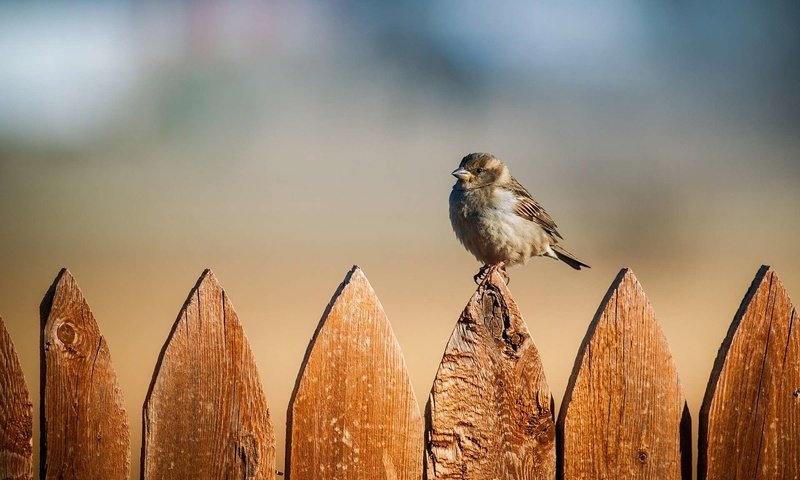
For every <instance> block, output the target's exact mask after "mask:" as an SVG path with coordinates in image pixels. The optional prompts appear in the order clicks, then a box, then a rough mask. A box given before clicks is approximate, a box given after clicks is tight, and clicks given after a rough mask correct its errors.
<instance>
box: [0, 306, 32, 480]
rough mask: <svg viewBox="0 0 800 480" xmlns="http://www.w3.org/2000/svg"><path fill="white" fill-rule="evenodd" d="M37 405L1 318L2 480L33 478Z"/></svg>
mask: <svg viewBox="0 0 800 480" xmlns="http://www.w3.org/2000/svg"><path fill="white" fill-rule="evenodd" d="M32 455H33V403H31V396H30V394H29V393H28V386H27V384H26V383H25V375H23V373H22V367H20V364H19V358H18V357H17V352H16V351H15V350H14V344H13V343H12V342H11V336H9V334H8V331H7V330H6V326H5V324H4V323H3V318H2V317H0V478H1V479H19V480H27V479H32V478H33V458H32Z"/></svg>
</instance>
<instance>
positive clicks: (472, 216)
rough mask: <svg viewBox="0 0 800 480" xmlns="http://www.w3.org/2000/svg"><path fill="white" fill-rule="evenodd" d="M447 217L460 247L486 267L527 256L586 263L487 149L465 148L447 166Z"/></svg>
mask: <svg viewBox="0 0 800 480" xmlns="http://www.w3.org/2000/svg"><path fill="white" fill-rule="evenodd" d="M452 174H453V176H455V177H456V178H457V179H458V180H457V181H456V184H455V185H453V190H452V191H451V192H450V222H451V223H452V225H453V231H454V232H455V234H456V237H458V239H459V241H461V243H462V244H463V245H464V247H465V248H466V249H467V250H468V251H469V252H470V253H471V254H473V255H474V256H475V258H476V259H478V261H480V262H483V264H484V266H483V267H482V268H481V270H480V271H479V272H478V274H477V275H475V281H476V283H477V282H479V279H480V278H482V277H483V276H484V275H486V272H487V271H490V270H491V269H500V270H501V271H502V272H503V274H504V275H505V276H506V279H508V276H507V274H506V273H505V267H506V266H512V265H517V264H524V263H526V262H527V261H528V260H529V259H530V258H531V257H550V258H553V259H556V260H561V261H562V262H564V263H566V264H567V265H569V266H570V267H572V268H574V269H575V270H580V269H581V267H586V268H589V265H587V264H586V263H584V262H582V261H581V260H578V258H577V257H575V255H573V254H572V253H570V252H569V251H568V250H566V249H565V248H564V247H562V246H561V245H559V244H558V242H559V240H561V239H562V238H563V237H561V234H560V233H558V230H557V227H556V223H555V222H554V221H553V219H552V218H551V217H550V215H548V213H547V212H546V211H545V210H544V208H543V207H542V206H541V205H540V204H539V202H537V201H536V200H535V199H534V198H533V197H532V196H531V194H530V193H529V192H528V190H526V189H525V187H523V186H522V184H520V183H519V182H518V181H517V180H516V179H515V178H514V177H512V176H511V173H510V172H509V170H508V167H507V166H506V165H505V164H504V163H503V162H501V161H500V160H499V159H497V158H496V157H495V156H494V155H492V154H489V153H471V154H469V155H467V156H466V157H464V158H463V159H462V160H461V163H460V164H459V166H458V168H457V169H456V170H454V171H453V173H452Z"/></svg>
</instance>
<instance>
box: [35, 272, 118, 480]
mask: <svg viewBox="0 0 800 480" xmlns="http://www.w3.org/2000/svg"><path fill="white" fill-rule="evenodd" d="M41 313H42V320H43V325H42V356H43V362H42V381H43V387H42V392H43V401H44V408H43V409H42V413H43V419H42V452H43V453H42V458H44V462H42V464H41V467H40V468H41V478H47V479H51V478H52V479H60V480H61V479H80V480H87V479H98V480H100V479H102V480H111V479H126V480H127V479H128V477H129V476H130V431H129V428H128V416H127V414H126V412H125V402H124V400H123V398H122V392H121V391H120V388H119V384H118V383H117V377H116V373H115V372H114V368H113V366H112V365H111V354H110V353H109V351H108V345H106V341H105V339H104V338H103V336H102V335H101V334H100V329H99V327H98V326H97V322H96V321H95V319H94V316H93V315H92V312H91V310H89V305H88V304H87V303H86V300H85V299H84V298H83V295H82V294H81V291H80V289H79V288H78V285H77V283H76V282H75V279H74V278H73V277H72V275H71V274H70V273H69V272H68V271H67V270H62V271H61V273H59V275H58V277H56V280H55V282H54V283H53V286H52V287H51V288H50V291H49V292H48V293H47V295H45V298H44V300H43V301H42V306H41Z"/></svg>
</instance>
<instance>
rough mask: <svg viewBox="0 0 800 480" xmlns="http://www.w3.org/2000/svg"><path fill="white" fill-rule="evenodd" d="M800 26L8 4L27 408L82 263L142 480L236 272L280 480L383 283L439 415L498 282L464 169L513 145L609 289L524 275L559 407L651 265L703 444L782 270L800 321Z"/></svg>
mask: <svg viewBox="0 0 800 480" xmlns="http://www.w3.org/2000/svg"><path fill="white" fill-rule="evenodd" d="M798 24H800V6H798V4H794V3H790V2H784V3H781V4H769V3H765V2H760V3H752V2H743V1H742V2H740V1H731V2H724V3H722V2H720V3H717V4H715V5H710V4H705V2H700V3H695V2H683V1H678V2H666V1H664V2H634V1H612V2H594V1H590V0H571V1H568V2H555V1H553V2H549V1H548V2H541V1H537V2H527V1H522V0H515V1H509V2H503V3H502V4H495V3H492V2H478V1H470V0H468V1H453V0H432V1H427V2H420V1H413V0H400V1H394V2H367V1H356V0H335V1H327V2H318V1H310V0H281V1H236V2H222V1H208V0H206V1H195V2H189V1H184V2H157V1H149V2H143V1H139V2H133V1H115V2H95V1H78V2H66V1H59V2H53V1H45V2H24V1H7V0H6V1H2V2H0V232H2V233H1V234H0V315H2V316H3V317H4V319H5V322H6V325H7V328H8V330H9V331H10V333H11V335H12V336H13V338H14V341H15V343H16V346H17V349H18V351H19V355H20V358H21V361H22V364H23V368H24V369H25V373H26V375H27V379H28V384H29V387H30V389H31V393H32V395H33V397H34V398H37V397H38V385H39V382H38V371H39V364H38V361H39V357H38V325H39V318H38V305H39V301H40V300H41V297H42V295H43V294H44V293H45V291H46V290H47V288H48V286H49V284H50V282H51V281H52V279H53V278H54V277H55V275H56V273H57V272H58V270H59V268H60V267H62V266H67V267H69V268H70V269H71V271H72V272H73V274H74V275H75V276H76V277H77V280H78V282H79V284H80V285H81V287H82V289H83V291H84V294H85V296H86V297H87V299H88V301H89V303H90V305H91V307H92V308H93V311H94V313H95V316H96V317H97V320H98V322H99V324H100V326H101V328H102V330H103V332H104V334H105V336H106V339H107V341H108V344H109V347H110V350H111V354H112V357H113V360H114V364H115V366H116V369H117V372H118V374H119V378H120V381H121V385H122V388H123V391H124V394H125V400H126V403H127V409H128V413H129V416H130V423H131V425H132V428H133V432H132V434H133V442H134V448H133V453H132V456H133V458H132V464H133V467H134V472H133V477H132V478H138V474H139V473H138V466H139V461H138V460H139V455H140V448H139V447H140V442H141V432H140V431H139V429H140V425H141V420H140V418H141V417H140V416H141V408H142V404H143V401H144V396H145V393H146V390H147V386H148V383H149V380H150V377H151V374H152V369H153V367H154V366H155V362H156V358H157V356H158V352H159V350H160V348H161V346H162V344H163V342H164V340H165V339H166V337H167V334H168V332H169V330H170V327H171V325H172V322H173V321H174V320H175V317H176V315H177V313H178V310H179V309H180V307H181V305H182V303H183V301H184V299H185V297H186V295H187V294H188V292H189V289H190V288H191V287H192V286H193V285H194V282H195V280H196V278H197V276H198V275H199V274H200V273H201V271H202V270H203V268H205V267H211V268H213V269H214V271H215V273H216V274H217V276H218V277H219V278H220V280H221V282H222V284H223V286H224V287H225V288H226V290H227V292H228V294H229V296H230V297H231V299H232V301H233V303H234V305H235V307H236V309H237V311H238V313H239V316H240V318H241V320H242V322H243V324H244V327H245V330H246V332H247V334H248V336H249V339H250V342H251V344H252V346H253V350H254V352H255V356H256V358H257V361H258V366H259V369H260V373H261V377H262V381H263V384H264V388H265V390H266V392H267V395H268V398H269V400H270V403H271V407H272V416H273V419H274V421H275V424H276V427H277V434H278V465H279V468H280V469H281V470H282V469H283V459H284V451H283V440H284V422H285V417H286V415H285V412H286V408H287V404H288V400H289V396H290V393H291V389H292V387H293V384H294V379H295V376H296V374H297V372H298V369H299V366H300V362H301V360H302V357H303V354H304V351H305V348H306V346H307V343H308V341H309V339H310V338H311V335H312V333H313V331H314V328H315V326H316V324H317V322H318V320H319V317H320V315H321V314H322V312H323V310H324V308H325V305H326V304H327V302H328V300H329V299H330V297H331V295H332V294H333V292H334V291H335V289H336V287H337V285H338V284H339V282H340V281H341V279H342V278H343V277H344V275H345V273H346V272H347V270H348V269H349V267H350V266H351V264H354V263H357V264H359V265H360V266H362V268H364V270H365V272H366V273H367V275H368V277H369V279H370V280H371V282H372V284H373V286H374V288H375V289H376V291H377V293H378V295H379V296H380V298H381V300H382V302H383V305H384V307H385V310H386V312H387V313H388V315H389V318H390V320H391V321H392V324H393V327H394V330H395V333H396V335H397V337H398V339H399V341H400V344H401V345H402V347H403V349H404V352H405V355H406V360H407V363H408V367H409V370H410V373H411V378H412V380H413V383H414V386H415V390H416V393H417V396H418V399H419V401H420V404H421V407H422V406H423V405H424V402H425V401H426V400H427V394H428V391H429V388H430V385H431V382H432V380H433V377H434V375H435V372H436V368H437V365H438V363H439V361H440V359H441V354H442V351H443V349H444V346H445V344H446V342H447V340H448V337H449V335H450V332H451V330H452V328H453V326H454V324H455V321H456V319H457V318H458V315H459V313H460V311H461V309H462V308H463V307H464V305H465V304H466V302H467V300H468V298H469V296H470V295H471V293H472V291H473V289H474V287H475V286H474V284H473V283H472V275H473V274H474V273H475V272H476V271H477V268H478V266H479V265H478V264H477V262H476V261H475V260H474V259H472V258H471V257H470V256H469V255H468V254H467V253H466V252H465V251H464V250H463V249H462V248H461V246H460V245H459V244H458V242H457V241H456V239H455V237H454V236H453V234H452V233H451V231H450V225H449V220H448V216H447V196H448V194H449V190H450V187H451V185H452V184H453V182H454V180H453V178H452V177H451V176H450V171H452V170H453V169H454V168H455V167H456V165H457V163H458V161H459V160H460V158H461V157H462V156H463V155H464V154H466V153H469V152H472V151H489V152H493V153H495V154H496V155H498V156H499V157H501V158H502V159H504V160H506V162H507V163H508V164H509V165H510V167H511V169H512V172H513V173H514V174H515V176H516V177H517V178H518V179H520V180H521V181H522V183H524V184H525V185H526V186H528V188H529V189H530V190H531V191H532V192H533V193H534V195H535V196H536V198H537V199H539V200H540V201H541V203H542V204H543V205H544V206H545V207H546V208H547V209H548V210H549V212H550V213H551V214H552V215H553V217H554V218H555V219H556V221H557V222H558V223H559V226H560V230H561V232H562V233H563V234H564V236H565V238H566V240H565V245H567V246H568V248H570V249H571V250H573V251H574V252H575V253H577V254H579V255H580V256H581V257H582V258H583V259H585V260H586V261H587V262H588V263H590V264H591V265H592V267H593V268H592V269H591V270H587V271H581V272H575V271H573V270H571V269H569V268H567V267H566V266H565V265H563V264H559V263H557V262H554V261H551V260H548V259H539V260H534V261H532V262H531V263H530V264H528V265H527V266H526V267H523V268H518V269H515V270H513V271H512V272H511V276H512V279H513V280H512V283H511V289H512V291H513V292H514V294H515V298H516V299H517V301H518V303H519V305H520V307H521V309H522V311H523V313H524V315H525V317H526V320H527V322H528V324H529V326H530V329H531V331H532V333H533V336H534V338H535V340H536V342H537V344H538V346H539V349H540V351H541V355H542V358H543V362H544V365H545V369H546V372H547V374H548V378H549V382H550V385H551V387H552V389H553V392H554V394H555V396H556V399H557V404H558V403H559V402H560V400H561V398H562V397H563V392H564V389H565V386H566V383H567V378H568V376H569V373H570V370H571V368H572V365H573V361H574V357H575V354H576V352H577V349H578V345H579V344H580V341H581V339H582V338H583V335H584V333H585V331H586V328H587V325H588V323H589V321H590V320H591V318H592V316H593V314H594V312H595V310H596V308H597V306H598V303H599V302H600V300H601V299H602V297H603V295H604V293H605V291H606V289H607V288H608V285H609V283H610V282H611V281H612V279H613V278H614V276H615V275H616V273H617V271H618V270H619V269H620V268H621V267H623V266H629V267H632V268H633V269H634V271H635V272H636V274H637V275H638V277H639V279H640V281H641V282H642V284H643V285H644V288H645V290H646V291H647V293H648V294H649V296H650V299H651V301H652V303H653V304H654V306H655V309H656V312H657V315H658V317H659V319H660V321H661V323H662V325H663V328H664V330H665V332H666V335H667V338H668V339H669V341H670V344H671V348H672V352H673V354H674V357H675V361H676V363H677V365H678V368H679V371H680V374H681V380H682V382H683V385H684V388H685V391H686V396H687V399H688V402H689V407H690V409H691V412H692V416H693V421H694V424H695V432H696V422H697V415H698V410H699V407H700V403H701V400H702V395H703V392H704V390H705V386H706V382H707V379H708V374H709V372H710V371H711V366H712V363H713V359H714V357H715V355H716V352H717V348H718V346H719V343H720V342H721V340H722V339H723V337H724V335H725V333H726V329H727V326H728V325H729V323H730V321H731V319H732V317H733V314H734V313H735V311H736V309H737V307H738V305H739V302H740V301H741V298H742V296H743V295H744V293H745V291H746V289H747V287H748V285H749V283H750V281H751V279H752V277H753V275H754V274H755V272H756V270H757V268H758V267H759V266H760V265H761V264H762V263H768V264H771V265H773V266H774V267H775V268H776V270H777V271H778V273H779V275H781V277H782V279H783V281H784V283H785V284H786V286H787V288H788V289H789V292H790V294H792V293H793V294H794V296H795V301H797V300H798V299H800V247H799V244H798V239H800V188H798V181H799V180H800V91H798V85H800V29H798V28H797V25H798ZM35 405H36V408H38V403H36V402H35ZM35 414H36V415H37V419H38V412H35ZM37 428H38V427H37ZM36 438H37V440H36V442H35V443H36V446H37V448H38V435H37V437H36Z"/></svg>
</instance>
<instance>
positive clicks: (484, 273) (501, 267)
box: [472, 263, 511, 285]
mask: <svg viewBox="0 0 800 480" xmlns="http://www.w3.org/2000/svg"><path fill="white" fill-rule="evenodd" d="M495 271H499V272H500V275H502V276H503V280H505V282H506V285H508V284H509V283H511V277H509V276H508V272H506V266H505V264H504V263H497V264H494V265H488V264H487V265H484V266H482V267H481V269H480V270H478V273H476V274H475V276H474V277H472V279H473V280H474V281H475V283H476V284H477V285H480V284H481V283H483V281H484V280H486V277H488V276H489V275H491V274H492V273H493V272H495Z"/></svg>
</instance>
